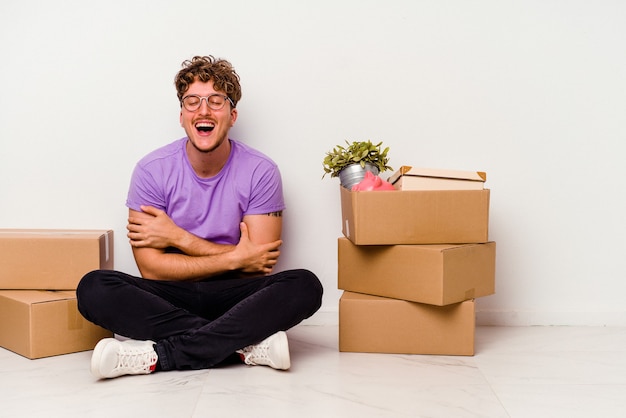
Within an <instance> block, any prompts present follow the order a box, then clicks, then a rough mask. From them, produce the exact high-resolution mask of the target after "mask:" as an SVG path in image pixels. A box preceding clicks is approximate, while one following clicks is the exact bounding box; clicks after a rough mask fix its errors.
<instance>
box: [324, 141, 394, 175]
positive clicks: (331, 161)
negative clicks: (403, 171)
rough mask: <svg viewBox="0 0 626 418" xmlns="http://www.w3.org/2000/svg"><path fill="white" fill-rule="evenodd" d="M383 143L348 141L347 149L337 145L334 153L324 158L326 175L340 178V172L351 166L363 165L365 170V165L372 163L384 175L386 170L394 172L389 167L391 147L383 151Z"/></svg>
mask: <svg viewBox="0 0 626 418" xmlns="http://www.w3.org/2000/svg"><path fill="white" fill-rule="evenodd" d="M382 144H383V143H382V142H379V143H378V144H372V141H369V140H368V141H354V142H348V141H346V145H347V146H346V147H344V146H341V145H337V146H336V147H335V148H333V149H332V151H328V152H327V153H326V156H325V157H324V162H323V165H324V175H323V176H322V178H324V177H325V176H326V174H330V176H331V177H338V176H339V172H340V171H341V170H343V169H344V168H346V167H347V166H349V165H351V164H361V167H363V168H365V163H370V164H373V165H375V166H376V167H377V168H378V171H379V172H380V173H382V172H383V171H385V170H393V169H392V168H391V167H389V166H388V165H387V163H388V162H389V157H387V153H388V152H389V147H387V148H385V149H384V150H382V151H381V145H382Z"/></svg>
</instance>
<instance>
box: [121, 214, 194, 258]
mask: <svg viewBox="0 0 626 418" xmlns="http://www.w3.org/2000/svg"><path fill="white" fill-rule="evenodd" d="M141 210H142V212H133V213H132V214H131V215H130V216H129V217H128V225H127V227H126V229H128V234H127V236H128V238H129V239H130V245H132V246H133V247H135V248H144V247H149V248H159V249H164V248H168V247H175V246H176V242H177V238H176V237H177V236H179V235H181V234H180V233H181V231H182V230H181V228H179V227H178V226H177V225H176V224H175V223H174V221H172V219H171V218H170V217H169V216H167V214H166V213H165V212H164V211H162V210H160V209H157V208H155V207H153V206H141Z"/></svg>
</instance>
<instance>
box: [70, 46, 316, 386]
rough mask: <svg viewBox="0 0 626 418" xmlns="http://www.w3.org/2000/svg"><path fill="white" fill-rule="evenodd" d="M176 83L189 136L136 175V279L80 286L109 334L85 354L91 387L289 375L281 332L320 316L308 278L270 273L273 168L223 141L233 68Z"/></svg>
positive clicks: (214, 67)
mask: <svg viewBox="0 0 626 418" xmlns="http://www.w3.org/2000/svg"><path fill="white" fill-rule="evenodd" d="M175 85H176V89H177V93H178V99H179V101H180V105H181V111H180V123H181V126H182V127H183V128H184V130H185V133H186V135H187V136H186V137H184V138H182V139H180V140H177V141H175V142H173V143H171V144H169V145H166V146H164V147H162V148H159V149H157V150H156V151H153V152H152V153H150V154H148V155H147V156H146V157H144V158H143V159H142V160H141V161H140V162H139V163H138V164H137V166H136V168H135V170H134V172H133V175H132V179H131V184H130V188H129V192H128V199H127V202H126V204H127V206H128V208H129V217H128V227H127V229H128V238H129V240H130V244H131V246H132V250H133V255H134V257H135V261H136V262H137V266H138V268H139V271H140V273H141V276H142V277H134V276H131V275H128V274H125V273H122V272H117V271H100V270H99V271H94V272H91V273H89V274H87V275H86V276H85V277H83V279H82V280H81V282H80V284H79V286H78V289H77V297H78V307H79V310H80V312H81V313H82V314H83V316H84V317H85V318H87V319H88V320H90V321H92V322H93V323H95V324H98V325H100V326H102V327H103V328H106V329H108V330H110V331H112V332H114V333H115V334H117V335H121V336H124V337H127V338H129V339H128V340H123V341H120V340H118V339H114V338H107V339H104V340H102V341H100V342H99V343H98V344H97V345H96V347H95V349H94V352H93V356H92V360H91V371H92V373H93V374H94V375H95V376H96V377H98V378H112V377H117V376H121V375H126V374H147V373H151V372H154V371H158V370H184V369H202V368H210V367H214V366H216V365H218V364H220V363H222V362H224V361H225V360H231V359H232V357H233V355H234V354H235V355H237V356H238V357H241V360H242V361H243V362H245V363H246V364H249V365H267V366H270V367H273V368H275V369H280V370H286V369H288V368H289V367H290V356H289V348H288V342H287V336H286V334H285V332H284V331H285V330H287V329H289V328H291V327H293V326H294V325H296V324H298V323H300V322H301V321H302V320H304V319H306V318H308V317H310V316H311V315H313V314H314V313H315V312H316V311H317V310H318V309H319V307H320V304H321V297H322V286H321V284H320V282H319V280H318V279H317V277H316V276H315V275H314V274H313V273H311V272H310V271H307V270H290V271H283V272H274V271H273V268H274V266H275V265H276V262H277V260H278V257H279V255H280V250H279V247H280V245H281V244H282V241H281V240H280V236H281V228H282V211H283V209H284V206H285V205H284V200H283V194H282V182H281V177H280V172H279V170H278V168H277V166H276V165H275V163H274V162H273V161H272V160H270V159H269V158H268V157H266V156H265V155H263V154H261V153H260V152H258V151H256V150H254V149H252V148H250V147H249V146H247V145H245V144H243V143H241V142H239V141H235V140H233V139H230V138H229V137H228V132H229V130H230V128H231V127H232V126H233V125H234V124H235V121H236V120H237V115H238V112H237V108H236V106H237V102H238V101H239V99H240V98H241V87H240V84H239V76H238V75H237V73H236V72H235V70H234V69H233V67H232V66H231V64H230V63H229V62H228V61H226V60H223V59H215V58H214V57H212V56H206V57H194V58H193V59H192V60H188V61H185V62H183V68H182V69H181V70H180V72H179V73H178V74H177V75H176V78H175Z"/></svg>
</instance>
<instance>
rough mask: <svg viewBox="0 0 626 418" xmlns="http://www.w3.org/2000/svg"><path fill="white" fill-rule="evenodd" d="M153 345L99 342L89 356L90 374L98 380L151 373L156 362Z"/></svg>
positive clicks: (147, 343)
mask: <svg viewBox="0 0 626 418" xmlns="http://www.w3.org/2000/svg"><path fill="white" fill-rule="evenodd" d="M153 345H154V342H153V341H137V340H126V341H119V340H116V339H115V338H105V339H104V340H100V342H98V344H96V347H95V348H94V349H93V355H92V356H91V373H92V374H93V375H94V376H96V377H98V378H100V379H102V378H111V377H118V376H122V375H124V374H148V373H152V372H153V371H154V369H155V368H156V363H157V360H158V356H157V353H156V351H154V346H153Z"/></svg>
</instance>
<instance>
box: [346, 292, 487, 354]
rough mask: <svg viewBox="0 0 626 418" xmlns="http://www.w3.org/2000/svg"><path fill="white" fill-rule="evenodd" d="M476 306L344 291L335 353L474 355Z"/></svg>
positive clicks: (468, 302)
mask: <svg viewBox="0 0 626 418" xmlns="http://www.w3.org/2000/svg"><path fill="white" fill-rule="evenodd" d="M474 305H475V302H474V301H473V300H468V301H465V302H460V303H456V304H453V305H447V306H433V305H425V304H421V303H415V302H408V301H403V300H397V299H390V298H382V297H378V296H370V295H363V294H359V293H352V292H344V293H343V295H342V296H341V299H340V300H339V351H349V352H362V353H396V354H436V355H465V356H471V355H474V335H475V330H476V321H475V306H474Z"/></svg>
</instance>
